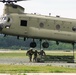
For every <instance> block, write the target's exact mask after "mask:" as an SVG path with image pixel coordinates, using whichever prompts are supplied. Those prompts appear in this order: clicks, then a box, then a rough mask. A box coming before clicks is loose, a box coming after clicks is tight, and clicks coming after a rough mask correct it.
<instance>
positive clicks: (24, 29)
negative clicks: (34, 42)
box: [20, 19, 28, 35]
mask: <svg viewBox="0 0 76 75" xmlns="http://www.w3.org/2000/svg"><path fill="white" fill-rule="evenodd" d="M27 24H28V20H26V19H20V32H21V34H22V35H27V32H28V25H27Z"/></svg>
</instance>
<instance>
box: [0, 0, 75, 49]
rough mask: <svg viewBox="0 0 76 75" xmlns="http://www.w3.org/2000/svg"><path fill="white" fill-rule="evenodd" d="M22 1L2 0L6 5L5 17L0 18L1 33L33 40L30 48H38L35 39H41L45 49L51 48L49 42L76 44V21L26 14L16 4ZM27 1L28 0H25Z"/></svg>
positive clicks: (0, 0)
mask: <svg viewBox="0 0 76 75" xmlns="http://www.w3.org/2000/svg"><path fill="white" fill-rule="evenodd" d="M17 1H22V0H0V2H3V3H6V4H5V8H4V13H3V16H2V17H1V18H0V33H3V34H5V35H13V36H17V38H19V37H24V40H25V39H26V38H32V39H33V41H32V42H31V43H30V47H33V48H34V47H36V42H35V39H39V40H40V42H41V41H42V40H45V42H43V43H42V46H43V47H44V48H48V47H49V43H48V41H47V40H54V41H56V44H57V45H58V44H59V42H66V43H72V45H73V48H74V44H75V42H76V20H75V19H68V18H61V17H59V16H56V17H53V16H45V15H37V14H28V13H24V8H23V7H22V6H19V5H17V4H14V2H17ZM25 1H26V0H25Z"/></svg>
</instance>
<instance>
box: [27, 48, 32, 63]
mask: <svg viewBox="0 0 76 75" xmlns="http://www.w3.org/2000/svg"><path fill="white" fill-rule="evenodd" d="M26 55H28V56H29V60H30V62H32V55H33V49H32V48H30V49H29V50H28V51H27V53H26Z"/></svg>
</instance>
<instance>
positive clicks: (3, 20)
mask: <svg viewBox="0 0 76 75" xmlns="http://www.w3.org/2000/svg"><path fill="white" fill-rule="evenodd" d="M0 22H10V17H9V16H8V15H4V16H2V17H0Z"/></svg>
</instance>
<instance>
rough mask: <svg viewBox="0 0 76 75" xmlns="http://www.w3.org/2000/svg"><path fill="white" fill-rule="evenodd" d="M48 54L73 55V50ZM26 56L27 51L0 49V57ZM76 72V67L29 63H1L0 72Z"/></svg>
mask: <svg viewBox="0 0 76 75" xmlns="http://www.w3.org/2000/svg"><path fill="white" fill-rule="evenodd" d="M45 52H46V54H47V55H48V54H49V55H72V52H64V51H45ZM7 57H9V58H16V57H19V58H26V51H19V50H17V51H0V58H7ZM75 57H76V52H75ZM32 72H34V73H36V72H38V73H39V72H41V73H63V72H65V73H68V72H69V73H76V68H67V67H57V66H51V65H47V66H27V65H14V64H10V65H6V64H0V73H32Z"/></svg>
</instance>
